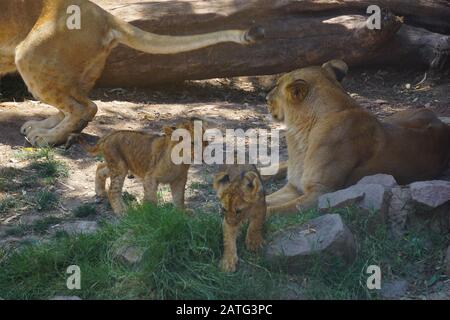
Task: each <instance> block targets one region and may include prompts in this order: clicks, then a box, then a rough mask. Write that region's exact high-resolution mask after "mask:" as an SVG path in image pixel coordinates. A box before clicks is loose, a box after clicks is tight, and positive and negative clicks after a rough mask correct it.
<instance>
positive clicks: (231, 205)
mask: <svg viewBox="0 0 450 320" xmlns="http://www.w3.org/2000/svg"><path fill="white" fill-rule="evenodd" d="M213 187H214V190H216V192H217V196H218V197H219V199H220V202H221V204H222V208H223V211H224V216H225V220H226V222H227V223H228V224H230V225H233V226H237V225H239V224H240V223H241V222H243V221H244V220H245V219H247V218H248V216H249V212H250V211H251V210H252V207H253V206H254V205H255V204H256V203H258V202H259V201H261V199H264V194H263V189H262V188H263V187H262V183H261V180H260V178H259V176H258V174H257V173H255V172H247V173H242V174H241V175H240V176H238V177H235V178H234V179H233V180H231V178H230V175H229V174H228V173H226V172H221V173H218V174H217V175H216V176H215V177H214V183H213Z"/></svg>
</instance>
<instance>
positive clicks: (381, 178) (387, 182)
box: [357, 173, 397, 188]
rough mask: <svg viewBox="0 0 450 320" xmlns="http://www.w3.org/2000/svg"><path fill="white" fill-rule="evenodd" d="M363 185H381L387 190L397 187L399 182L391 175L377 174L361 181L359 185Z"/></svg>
mask: <svg viewBox="0 0 450 320" xmlns="http://www.w3.org/2000/svg"><path fill="white" fill-rule="evenodd" d="M358 184H359V185H361V184H379V185H382V186H383V187H386V188H393V187H395V186H397V181H396V180H395V178H394V177H393V176H391V175H389V174H383V173H380V174H375V175H373V176H367V177H364V178H362V179H361V180H359V182H358V183H357V185H358Z"/></svg>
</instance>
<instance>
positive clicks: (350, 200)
mask: <svg viewBox="0 0 450 320" xmlns="http://www.w3.org/2000/svg"><path fill="white" fill-rule="evenodd" d="M364 195H365V194H364V191H363V190H359V189H356V188H352V187H350V188H347V189H343V190H338V191H336V192H332V193H327V194H324V195H322V196H320V197H319V200H318V201H319V203H318V207H319V209H320V210H327V209H334V208H343V207H349V206H353V205H355V204H357V203H359V202H360V201H361V200H362V199H363V198H364Z"/></svg>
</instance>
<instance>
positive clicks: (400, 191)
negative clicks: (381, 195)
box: [387, 187, 414, 237]
mask: <svg viewBox="0 0 450 320" xmlns="http://www.w3.org/2000/svg"><path fill="white" fill-rule="evenodd" d="M413 212H414V206H413V205H412V203H411V191H410V190H409V188H402V187H394V188H392V189H391V200H390V201H389V208H388V213H387V223H388V227H389V230H390V232H391V233H392V234H393V235H394V236H397V237H399V236H401V235H403V233H404V232H405V229H406V222H407V219H408V216H410V215H411V214H412V213H413Z"/></svg>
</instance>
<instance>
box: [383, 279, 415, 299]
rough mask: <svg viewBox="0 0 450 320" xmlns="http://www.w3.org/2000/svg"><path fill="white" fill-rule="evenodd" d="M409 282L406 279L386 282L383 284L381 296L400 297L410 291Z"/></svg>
mask: <svg viewBox="0 0 450 320" xmlns="http://www.w3.org/2000/svg"><path fill="white" fill-rule="evenodd" d="M408 287H409V284H408V282H407V281H406V280H395V281H391V282H385V283H384V284H382V286H381V292H380V294H381V296H382V297H383V298H385V299H398V298H401V297H403V296H404V295H405V294H406V292H407V291H408Z"/></svg>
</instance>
